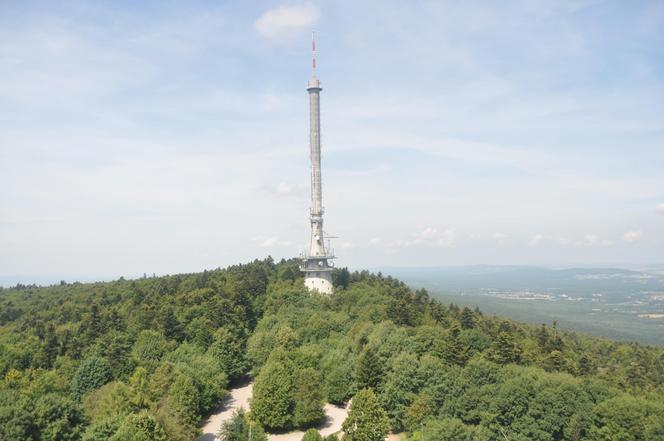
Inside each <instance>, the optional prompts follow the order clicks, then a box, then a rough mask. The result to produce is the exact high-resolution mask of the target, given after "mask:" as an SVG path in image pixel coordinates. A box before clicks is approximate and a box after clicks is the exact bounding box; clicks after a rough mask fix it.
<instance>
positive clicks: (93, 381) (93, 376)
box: [72, 356, 113, 399]
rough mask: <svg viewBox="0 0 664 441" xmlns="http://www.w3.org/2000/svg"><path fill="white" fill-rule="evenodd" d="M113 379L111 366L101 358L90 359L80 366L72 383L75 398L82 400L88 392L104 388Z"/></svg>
mask: <svg viewBox="0 0 664 441" xmlns="http://www.w3.org/2000/svg"><path fill="white" fill-rule="evenodd" d="M112 379H113V374H112V373H111V366H110V364H109V363H108V361H106V359H104V358H101V357H96V356H92V357H88V358H86V359H85V360H83V362H82V363H81V365H80V366H79V368H78V370H77V371H76V375H75V376H74V381H73V383H72V392H73V394H74V397H76V398H78V399H80V398H81V397H82V396H83V395H84V394H85V393H86V392H88V391H91V390H93V389H97V388H98V387H101V386H103V385H104V384H106V383H108V382H109V381H111V380H112Z"/></svg>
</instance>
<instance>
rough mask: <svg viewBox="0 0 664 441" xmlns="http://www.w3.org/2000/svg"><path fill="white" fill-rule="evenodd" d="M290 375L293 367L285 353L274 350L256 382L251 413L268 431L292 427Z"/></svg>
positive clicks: (293, 403) (291, 376)
mask: <svg viewBox="0 0 664 441" xmlns="http://www.w3.org/2000/svg"><path fill="white" fill-rule="evenodd" d="M293 371H294V365H293V363H292V361H290V360H289V359H288V356H287V354H286V352H285V351H284V350H283V349H277V350H275V351H274V352H273V353H272V355H271V356H270V358H269V359H268V361H267V363H266V364H265V366H263V368H262V369H261V371H260V374H259V375H258V377H257V378H256V382H255V383H254V389H253V397H252V398H251V413H252V415H253V417H254V418H256V420H257V421H258V422H259V423H261V424H262V425H263V426H264V427H266V428H268V429H286V428H289V427H291V426H292V424H293V411H294V409H295V401H294V399H293V389H294V378H293V374H294V372H293Z"/></svg>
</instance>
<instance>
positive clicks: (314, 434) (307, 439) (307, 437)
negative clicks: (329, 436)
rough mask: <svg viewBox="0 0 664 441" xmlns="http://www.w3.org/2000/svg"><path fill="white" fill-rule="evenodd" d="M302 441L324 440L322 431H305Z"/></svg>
mask: <svg viewBox="0 0 664 441" xmlns="http://www.w3.org/2000/svg"><path fill="white" fill-rule="evenodd" d="M302 441H323V437H322V436H321V435H320V433H318V430H316V429H309V430H307V431H306V432H304V435H303V436H302Z"/></svg>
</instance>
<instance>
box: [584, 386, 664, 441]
mask: <svg viewBox="0 0 664 441" xmlns="http://www.w3.org/2000/svg"><path fill="white" fill-rule="evenodd" d="M662 421H664V406H663V405H661V404H655V403H652V402H649V401H648V400H645V399H643V398H636V397H632V396H629V395H623V396H619V397H615V398H611V399H609V400H606V401H603V402H602V403H600V404H598V405H597V406H596V408H595V410H594V412H593V416H592V426H591V427H590V428H589V430H588V433H587V437H586V439H588V440H589V441H600V440H602V441H618V440H620V441H655V440H658V439H660V440H661V439H662V438H661V436H662V433H661V429H662ZM658 432H659V435H658V436H657V437H656V436H655V435H657V434H658Z"/></svg>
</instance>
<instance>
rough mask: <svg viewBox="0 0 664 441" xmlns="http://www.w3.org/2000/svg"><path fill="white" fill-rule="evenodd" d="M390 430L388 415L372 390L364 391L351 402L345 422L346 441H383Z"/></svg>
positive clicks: (343, 427)
mask: <svg viewBox="0 0 664 441" xmlns="http://www.w3.org/2000/svg"><path fill="white" fill-rule="evenodd" d="M389 429H390V425H389V420H388V417H387V413H386V412H385V411H384V410H383V409H382V408H381V407H380V405H379V404H378V399H377V398H376V395H375V394H374V392H373V391H372V390H371V389H362V390H361V391H359V392H358V393H357V394H356V395H355V396H354V397H353V400H352V401H351V405H350V411H349V412H348V418H346V420H345V421H344V422H343V425H342V430H343V432H344V437H343V439H344V440H345V441H383V439H384V438H385V436H386V435H387V432H388V431H389Z"/></svg>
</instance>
